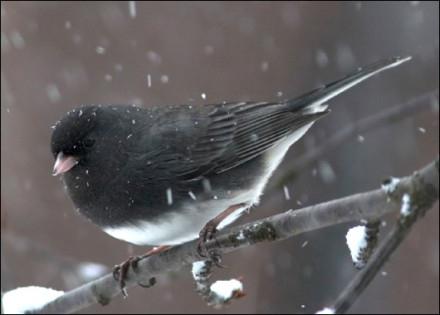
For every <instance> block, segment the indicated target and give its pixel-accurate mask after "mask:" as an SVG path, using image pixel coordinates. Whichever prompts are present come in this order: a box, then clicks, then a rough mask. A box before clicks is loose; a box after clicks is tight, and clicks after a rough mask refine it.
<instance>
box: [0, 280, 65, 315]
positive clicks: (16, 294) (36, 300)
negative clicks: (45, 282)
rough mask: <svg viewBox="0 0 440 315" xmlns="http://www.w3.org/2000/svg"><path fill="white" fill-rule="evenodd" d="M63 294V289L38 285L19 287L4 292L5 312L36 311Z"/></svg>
mask: <svg viewBox="0 0 440 315" xmlns="http://www.w3.org/2000/svg"><path fill="white" fill-rule="evenodd" d="M63 294H64V292H63V291H57V290H53V289H50V288H43V287H37V286H30V287H22V288H17V289H14V290H11V291H8V292H6V293H5V294H3V296H2V306H3V312H4V313H5V314H25V313H31V312H35V311H38V310H39V309H41V308H42V307H43V306H45V305H46V304H47V303H49V302H52V301H53V300H55V299H56V298H58V297H59V296H61V295H63Z"/></svg>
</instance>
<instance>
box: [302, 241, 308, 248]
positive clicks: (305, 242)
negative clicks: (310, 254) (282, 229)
mask: <svg viewBox="0 0 440 315" xmlns="http://www.w3.org/2000/svg"><path fill="white" fill-rule="evenodd" d="M307 244H309V241H304V243H302V245H301V247H302V248H304V247H306V246H307Z"/></svg>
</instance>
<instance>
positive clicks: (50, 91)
mask: <svg viewBox="0 0 440 315" xmlns="http://www.w3.org/2000/svg"><path fill="white" fill-rule="evenodd" d="M46 92H47V97H48V98H49V100H50V101H51V102H52V103H56V102H58V101H59V100H60V99H61V94H60V90H58V87H57V86H56V84H54V83H49V84H48V85H47V86H46Z"/></svg>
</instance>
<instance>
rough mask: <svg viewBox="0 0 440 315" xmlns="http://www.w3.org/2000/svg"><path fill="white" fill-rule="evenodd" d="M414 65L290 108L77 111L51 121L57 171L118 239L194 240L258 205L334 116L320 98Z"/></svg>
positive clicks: (79, 202) (329, 89)
mask: <svg viewBox="0 0 440 315" xmlns="http://www.w3.org/2000/svg"><path fill="white" fill-rule="evenodd" d="M408 59H409V58H392V59H388V60H384V61H380V62H379V63H376V64H374V65H371V66H369V67H367V68H366V69H364V70H359V71H357V72H356V73H354V74H353V75H351V76H348V77H346V78H344V79H342V80H339V81H336V82H334V83H331V84H329V85H327V86H324V87H323V88H320V89H317V90H314V91H312V92H310V93H308V94H305V95H303V96H301V97H299V98H296V99H293V100H289V101H284V102H275V103H267V102H241V103H232V102H224V103H222V104H212V105H204V106H194V105H193V106H190V105H180V106H159V107H146V108H141V107H136V106H122V105H118V106H83V107H79V108H77V109H74V110H72V111H70V112H69V113H68V114H67V115H66V116H65V117H64V118H62V119H61V120H60V121H59V122H58V123H57V124H56V125H55V128H54V131H53V134H52V143H51V147H52V153H53V155H54V157H55V158H56V160H57V161H56V165H55V168H54V172H55V174H63V179H64V181H65V184H66V186H67V191H68V193H69V196H70V197H71V199H72V200H73V202H74V204H75V206H76V207H77V208H78V210H79V211H80V212H81V213H82V214H83V215H84V216H85V217H87V218H88V219H89V220H91V221H92V222H94V223H95V224H97V225H99V226H100V227H101V228H103V229H104V230H105V231H106V232H107V233H109V234H111V235H113V236H115V237H117V238H120V239H124V240H126V241H129V242H132V243H135V244H139V245H143V244H145V245H147V244H148V245H169V244H176V243H180V242H183V241H186V240H189V239H193V238H196V237H197V236H198V232H199V231H200V230H201V228H202V227H203V225H204V224H205V223H206V222H207V221H208V220H209V219H212V218H213V217H215V216H217V215H218V214H220V213H221V212H222V211H224V210H226V209H227V208H228V207H229V206H233V205H237V204H240V205H242V204H243V206H242V207H241V208H240V209H239V211H236V213H234V214H233V215H235V217H237V216H238V215H239V214H240V213H241V212H242V211H243V210H245V209H246V208H248V207H250V206H251V205H252V204H255V203H256V202H257V201H258V198H259V196H260V194H261V192H262V190H263V188H264V185H265V183H266V182H267V180H268V178H269V177H270V175H271V173H272V172H273V171H274V169H275V168H276V167H277V166H278V164H279V163H280V162H281V159H282V157H283V156H284V154H285V153H286V152H287V150H288V148H289V146H290V145H291V144H293V143H294V142H295V141H297V140H298V139H299V138H300V137H301V136H302V135H303V134H304V133H305V132H306V131H307V129H308V128H309V127H310V126H311V124H312V123H313V122H315V121H316V120H318V119H319V118H321V117H323V116H324V115H326V114H327V113H328V110H327V109H326V106H324V105H323V103H324V102H326V101H327V100H328V99H330V98H332V97H334V96H336V95H337V94H339V93H341V92H343V91H345V90H346V89H348V88H350V87H351V86H353V85H355V84H357V83H359V82H361V81H363V80H364V79H366V78H368V77H370V76H372V75H374V74H376V73H378V72H380V71H382V70H384V69H387V68H390V67H393V66H396V65H398V64H400V63H402V62H404V61H406V60H408ZM235 217H234V218H235ZM234 218H232V217H230V218H229V219H230V220H229V221H232V220H233V219H234ZM223 223H226V222H223Z"/></svg>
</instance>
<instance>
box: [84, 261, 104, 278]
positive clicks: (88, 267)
mask: <svg viewBox="0 0 440 315" xmlns="http://www.w3.org/2000/svg"><path fill="white" fill-rule="evenodd" d="M107 271H108V268H107V267H106V266H104V265H102V264H97V263H94V262H84V263H81V264H80V265H79V266H78V274H79V275H80V276H81V278H82V279H83V280H84V281H91V280H94V279H97V278H99V277H101V276H102V275H104V274H105V273H106V272H107Z"/></svg>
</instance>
